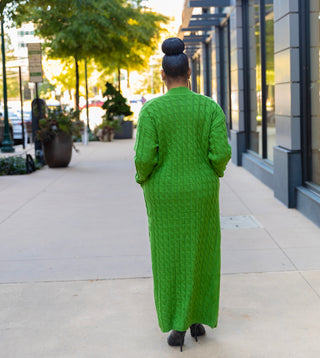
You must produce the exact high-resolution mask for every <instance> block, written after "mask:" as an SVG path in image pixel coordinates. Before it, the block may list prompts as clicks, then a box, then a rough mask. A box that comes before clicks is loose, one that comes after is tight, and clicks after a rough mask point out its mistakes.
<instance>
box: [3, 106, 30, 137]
mask: <svg viewBox="0 0 320 358" xmlns="http://www.w3.org/2000/svg"><path fill="white" fill-rule="evenodd" d="M9 118H10V121H11V123H12V127H13V140H14V143H15V144H21V143H22V139H23V138H22V119H21V112H20V111H15V112H13V111H12V112H9ZM23 121H24V134H25V138H26V140H27V141H29V140H30V135H31V131H32V129H31V128H32V114H31V111H23Z"/></svg>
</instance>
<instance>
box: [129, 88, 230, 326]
mask: <svg viewBox="0 0 320 358" xmlns="http://www.w3.org/2000/svg"><path fill="white" fill-rule="evenodd" d="M135 152H136V155H135V165H136V181H137V182H138V183H139V184H141V186H142V188H143V192H144V198H145V203H146V209H147V214H148V224H149V237H150V244H151V257H152V271H153V280H154V298H155V305H156V309H157V314H158V321H159V326H160V328H161V330H162V331H163V332H168V331H169V330H171V329H175V330H178V331H185V330H187V329H188V328H189V326H190V325H191V324H193V323H203V324H206V325H208V326H211V327H216V325H217V320H218V310H219V290H220V219H219V177H222V176H223V173H224V170H225V168H226V165H227V163H228V161H229V159H230V156H231V149H230V146H229V144H228V140H227V131H226V125H225V116H224V113H223V111H222V109H221V108H220V107H219V106H218V105H217V104H216V103H215V102H214V101H213V100H211V99H210V98H208V97H205V96H202V95H199V94H196V93H193V92H191V91H190V90H189V89H188V88H186V87H177V88H172V89H171V90H169V91H168V92H167V93H166V94H165V95H163V96H161V97H158V98H155V99H153V100H151V101H149V102H147V103H146V104H145V105H144V106H143V108H142V110H141V112H140V116H139V121H138V129H137V137H136V143H135Z"/></svg>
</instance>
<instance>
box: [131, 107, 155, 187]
mask: <svg viewBox="0 0 320 358" xmlns="http://www.w3.org/2000/svg"><path fill="white" fill-rule="evenodd" d="M146 107H147V106H146V105H144V107H142V109H141V112H140V115H139V121H138V127H137V134H136V142H135V146H134V150H135V157H134V161H135V166H136V175H135V179H136V182H137V183H139V184H143V183H144V182H145V181H146V180H147V179H148V178H149V177H150V175H151V174H152V172H153V170H154V168H155V167H156V165H157V164H158V160H159V157H158V147H159V145H158V137H157V131H156V128H155V125H154V122H153V120H152V118H151V116H150V114H149V113H148V111H147V110H146Z"/></svg>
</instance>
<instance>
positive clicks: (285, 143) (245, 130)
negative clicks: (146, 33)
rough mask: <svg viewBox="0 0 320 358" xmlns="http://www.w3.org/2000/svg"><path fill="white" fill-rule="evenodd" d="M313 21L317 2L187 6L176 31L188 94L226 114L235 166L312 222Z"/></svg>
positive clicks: (317, 167) (317, 137)
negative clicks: (186, 63) (187, 68)
mask: <svg viewBox="0 0 320 358" xmlns="http://www.w3.org/2000/svg"><path fill="white" fill-rule="evenodd" d="M319 18H320V1H319V0H204V1H202V0H196V1H185V7H184V11H183V17H182V25H181V28H180V33H179V36H180V37H181V38H183V39H184V41H185V43H186V45H187V50H186V53H187V54H188V56H189V58H190V64H191V68H192V89H193V90H194V91H196V92H200V93H202V94H204V95H207V96H209V97H212V98H213V99H215V100H216V101H217V102H218V103H219V104H220V105H221V107H222V108H223V110H224V112H225V114H226V124H227V128H228V134H229V138H230V142H231V145H232V161H233V163H235V164H236V165H241V166H243V167H244V168H246V169H247V170H248V171H250V172H251V173H252V174H253V175H255V176H256V177H257V178H259V179H260V180H261V181H262V182H264V183H265V184H266V185H267V186H269V187H270V188H271V189H272V190H273V191H274V195H275V197H276V198H278V199H279V200H280V201H282V202H283V203H284V204H285V205H287V206H288V207H290V208H297V209H298V210H300V211H301V212H302V213H303V214H305V215H306V216H307V217H309V218H310V219H311V220H313V221H314V222H315V223H317V224H318V225H320V104H319V86H320V76H319V65H320V56H319V49H320V40H319V29H320V20H319ZM257 200H259V198H257Z"/></svg>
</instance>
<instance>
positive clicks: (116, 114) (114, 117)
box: [101, 82, 133, 138]
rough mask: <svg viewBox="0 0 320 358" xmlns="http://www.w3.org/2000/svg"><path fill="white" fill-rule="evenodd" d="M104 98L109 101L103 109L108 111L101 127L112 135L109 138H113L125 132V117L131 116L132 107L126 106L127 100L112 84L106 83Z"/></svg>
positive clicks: (104, 104)
mask: <svg viewBox="0 0 320 358" xmlns="http://www.w3.org/2000/svg"><path fill="white" fill-rule="evenodd" d="M103 96H104V97H106V98H107V99H106V101H105V102H104V103H103V105H102V108H103V109H104V110H106V114H105V115H104V119H103V122H102V124H101V126H102V127H104V128H107V131H108V132H109V133H110V134H109V138H111V137H113V136H115V135H117V134H118V133H120V132H121V131H122V130H123V126H124V123H125V122H126V121H124V117H126V116H130V115H131V114H132V112H131V110H130V106H128V105H127V104H126V101H127V100H126V98H124V97H123V96H122V94H121V93H120V91H118V90H117V89H115V88H114V86H113V85H112V84H111V83H109V82H107V83H106V90H105V92H104V94H103ZM104 122H105V123H104ZM130 122H132V121H130ZM132 130H133V125H132ZM131 138H132V134H131Z"/></svg>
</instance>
